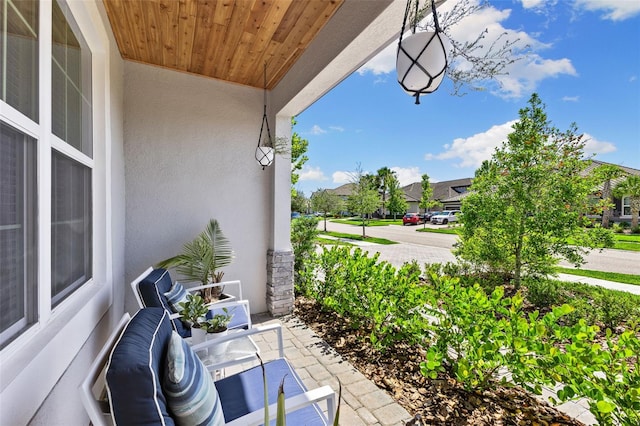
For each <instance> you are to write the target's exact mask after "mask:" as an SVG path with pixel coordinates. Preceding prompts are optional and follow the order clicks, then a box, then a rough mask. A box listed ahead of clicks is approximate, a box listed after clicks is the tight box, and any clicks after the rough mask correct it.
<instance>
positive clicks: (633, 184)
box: [613, 175, 640, 229]
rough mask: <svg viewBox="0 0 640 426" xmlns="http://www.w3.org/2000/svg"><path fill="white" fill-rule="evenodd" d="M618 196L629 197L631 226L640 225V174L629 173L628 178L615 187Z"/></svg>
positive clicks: (614, 191) (614, 190)
mask: <svg viewBox="0 0 640 426" xmlns="http://www.w3.org/2000/svg"><path fill="white" fill-rule="evenodd" d="M613 193H614V194H615V196H616V197H618V198H622V197H625V196H628V197H629V203H630V204H631V228H633V229H635V228H636V227H637V226H638V215H639V214H640V176H638V175H629V176H628V177H627V179H626V180H624V181H622V182H620V183H619V184H617V185H616V187H615V188H614V189H613Z"/></svg>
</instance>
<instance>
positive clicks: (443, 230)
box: [416, 225, 460, 235]
mask: <svg viewBox="0 0 640 426" xmlns="http://www.w3.org/2000/svg"><path fill="white" fill-rule="evenodd" d="M418 226H420V225H418ZM458 229H460V228H422V227H421V228H420V229H416V231H418V232H433V233H434V234H452V235H457V234H458Z"/></svg>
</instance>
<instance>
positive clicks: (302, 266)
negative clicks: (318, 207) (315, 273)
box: [291, 217, 318, 288]
mask: <svg viewBox="0 0 640 426" xmlns="http://www.w3.org/2000/svg"><path fill="white" fill-rule="evenodd" d="M317 236H318V219H317V218H315V217H300V218H297V219H295V220H292V221H291V246H292V247H293V256H294V261H293V271H294V274H293V275H294V283H295V284H296V285H297V286H298V287H299V288H306V287H307V286H308V285H309V283H308V282H306V281H305V280H307V279H308V278H309V271H308V268H309V267H313V266H312V265H313V254H314V252H315V239H316V237H317Z"/></svg>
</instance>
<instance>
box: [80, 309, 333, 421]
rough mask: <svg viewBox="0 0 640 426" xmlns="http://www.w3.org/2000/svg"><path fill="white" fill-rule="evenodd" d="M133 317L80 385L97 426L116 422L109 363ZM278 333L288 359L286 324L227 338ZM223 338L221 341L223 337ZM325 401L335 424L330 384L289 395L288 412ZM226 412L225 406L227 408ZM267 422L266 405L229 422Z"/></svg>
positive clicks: (327, 418) (126, 316) (118, 328)
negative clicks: (110, 395) (108, 387)
mask: <svg viewBox="0 0 640 426" xmlns="http://www.w3.org/2000/svg"><path fill="white" fill-rule="evenodd" d="M130 319H131V317H130V316H129V314H128V313H125V314H124V315H123V316H122V318H121V319H120V321H119V322H118V324H117V326H116V328H115V329H114V330H113V332H112V333H111V335H110V336H109V338H108V339H107V341H106V342H105V344H104V346H103V347H102V348H101V349H100V352H99V353H98V355H97V357H96V359H95V361H94V362H93V363H92V365H91V367H90V368H89V371H88V374H87V376H86V378H85V379H84V380H83V382H82V383H81V384H80V386H79V391H80V399H81V401H82V404H83V405H84V408H85V410H86V412H87V414H88V415H89V419H90V420H91V423H92V424H93V426H111V425H113V424H114V422H113V418H112V416H111V414H110V412H109V411H110V408H109V405H108V404H105V400H106V398H107V396H106V395H107V392H106V380H105V374H106V366H107V363H108V360H109V357H110V355H111V352H112V351H113V349H114V347H115V346H116V344H117V342H118V340H119V338H120V337H121V335H122V334H123V332H124V330H125V328H126V326H127V324H128V323H129V321H130ZM273 331H275V332H276V333H277V339H278V354H279V357H280V358H284V346H283V339H282V327H281V325H280V324H270V325H266V326H258V327H253V328H251V329H249V330H241V331H238V332H237V333H233V334H230V335H228V336H225V337H224V338H222V339H224V340H233V339H236V338H242V337H244V336H252V335H255V334H259V333H265V332H273ZM222 339H221V340H222ZM207 343H214V342H205V343H203V344H201V345H198V346H202V347H206V346H207ZM207 368H208V370H209V371H214V370H216V369H218V368H219V367H218V366H216V365H209V366H207ZM321 401H325V402H326V407H327V415H326V416H324V415H323V418H322V421H323V422H324V424H325V425H327V426H328V425H332V424H333V420H334V417H335V413H336V394H335V392H334V391H333V389H332V388H331V387H330V386H327V385H325V386H322V387H318V388H315V389H312V390H307V391H305V392H304V393H302V394H299V395H296V396H293V397H289V398H286V400H285V411H286V412H287V413H290V412H293V411H296V410H298V409H300V408H304V407H306V406H309V405H312V404H317V403H319V402H321ZM223 411H224V407H223ZM269 413H270V419H271V420H273V419H275V417H276V415H277V407H276V404H271V405H270V406H269ZM263 421H264V408H261V409H258V410H256V411H253V412H251V413H248V414H246V415H244V416H242V417H239V418H237V419H235V420H233V421H231V422H228V423H226V425H228V426H253V425H260V424H262V423H263Z"/></svg>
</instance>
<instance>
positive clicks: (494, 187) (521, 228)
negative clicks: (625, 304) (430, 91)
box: [456, 93, 611, 286]
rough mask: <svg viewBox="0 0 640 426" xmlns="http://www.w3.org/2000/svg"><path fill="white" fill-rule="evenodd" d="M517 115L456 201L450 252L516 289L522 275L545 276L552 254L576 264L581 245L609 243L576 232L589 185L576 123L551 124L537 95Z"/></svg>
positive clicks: (552, 261) (554, 258)
mask: <svg viewBox="0 0 640 426" xmlns="http://www.w3.org/2000/svg"><path fill="white" fill-rule="evenodd" d="M519 115H520V119H519V121H518V122H517V123H515V124H514V125H513V132H512V133H511V134H509V135H508V137H507V140H506V141H505V142H503V144H502V146H501V147H500V148H497V149H496V151H495V153H494V154H493V157H492V159H491V161H490V162H486V163H485V164H483V166H482V168H481V170H480V171H479V173H477V174H476V178H475V179H474V181H473V184H472V186H471V190H470V191H471V193H470V194H469V196H467V197H466V198H465V199H464V200H463V202H462V213H463V214H462V216H461V219H460V220H461V222H462V223H463V224H464V226H463V227H462V230H461V235H460V243H459V245H458V247H457V249H456V255H457V256H459V257H461V258H462V259H465V260H468V261H469V262H471V263H472V264H474V265H475V266H476V267H477V268H478V269H481V270H489V271H491V272H494V273H500V274H502V275H504V276H505V277H509V276H511V274H513V279H514V284H515V285H516V286H519V285H520V283H521V278H522V276H523V273H524V274H527V275H539V274H548V273H551V272H552V267H553V266H554V265H555V264H556V263H557V261H558V259H557V257H558V256H561V257H564V258H565V259H567V260H568V261H570V262H572V263H574V264H576V265H579V264H580V263H582V262H583V257H582V255H583V254H584V253H585V252H586V249H585V248H584V247H594V246H595V245H597V244H602V241H604V240H605V239H607V238H606V237H607V236H608V240H607V241H606V242H605V243H606V244H610V241H611V236H610V233H608V231H607V232H606V235H605V234H604V233H603V231H604V230H602V229H601V228H597V229H596V228H594V229H592V230H583V228H582V227H581V221H580V219H581V215H582V212H584V209H585V205H586V203H587V197H588V195H589V194H590V192H591V190H592V188H593V184H594V181H593V179H590V178H585V177H583V176H581V174H580V172H581V171H582V170H584V168H585V167H587V165H588V164H587V162H585V161H583V159H582V156H583V148H584V143H583V142H582V135H577V134H576V130H577V129H576V126H575V124H573V125H571V127H570V128H569V129H568V130H567V131H565V132H561V131H559V130H558V129H557V128H555V127H552V125H551V123H550V121H549V120H548V119H547V115H546V113H545V109H544V105H543V104H542V101H541V100H540V98H539V97H538V95H537V94H535V93H534V94H533V95H532V96H531V98H530V99H529V105H528V106H527V107H526V108H523V109H521V110H520V112H519ZM598 236H600V237H601V239H600V240H598V238H597V237H598ZM570 238H571V239H573V241H572V242H571V244H569V242H570Z"/></svg>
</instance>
